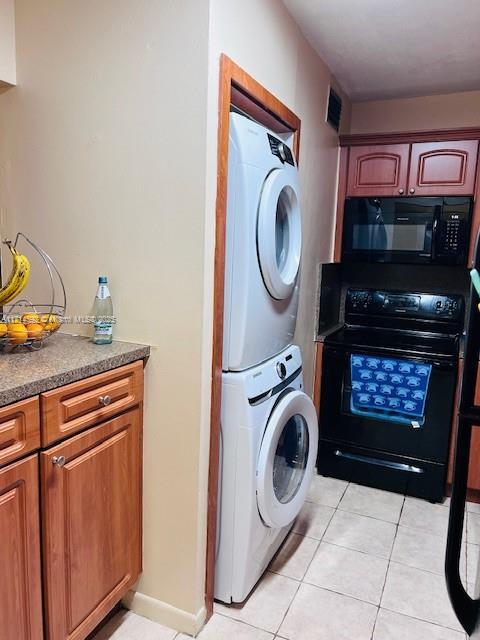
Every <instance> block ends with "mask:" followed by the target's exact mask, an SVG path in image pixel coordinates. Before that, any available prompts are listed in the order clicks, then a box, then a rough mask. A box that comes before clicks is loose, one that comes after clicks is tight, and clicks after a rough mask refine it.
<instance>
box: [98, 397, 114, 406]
mask: <svg viewBox="0 0 480 640" xmlns="http://www.w3.org/2000/svg"><path fill="white" fill-rule="evenodd" d="M111 401H112V399H111V397H110V396H100V397H99V399H98V402H99V403H100V404H101V405H102V407H108V405H109V404H110V403H111Z"/></svg>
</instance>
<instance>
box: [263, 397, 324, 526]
mask: <svg viewBox="0 0 480 640" xmlns="http://www.w3.org/2000/svg"><path fill="white" fill-rule="evenodd" d="M317 447H318V424H317V413H316V411H315V407H314V406H313V402H312V401H311V400H310V398H309V397H308V396H307V395H306V394H305V393H303V391H291V392H289V393H287V394H286V395H285V396H284V397H283V398H282V399H281V400H280V402H279V403H278V404H277V405H276V407H275V408H274V410H273V412H272V414H271V416H270V418H269V420H268V423H267V427H266V429H265V434H264V436H263V441H262V445H261V447H260V454H259V457H258V466H257V502H258V508H259V511H260V515H261V517H262V519H263V521H264V522H265V524H266V525H268V526H269V527H276V528H279V527H285V526H287V525H289V524H290V523H291V522H292V521H293V520H294V519H295V518H296V516H297V515H298V513H299V511H300V509H301V508H302V505H303V503H304V501H305V498H306V496H307V492H308V488H309V485H310V481H311V479H312V472H313V468H314V465H315V459H316V457H317Z"/></svg>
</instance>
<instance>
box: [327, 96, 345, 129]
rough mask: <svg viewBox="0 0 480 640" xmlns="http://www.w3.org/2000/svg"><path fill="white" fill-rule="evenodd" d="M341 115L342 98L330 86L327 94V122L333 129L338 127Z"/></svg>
mask: <svg viewBox="0 0 480 640" xmlns="http://www.w3.org/2000/svg"><path fill="white" fill-rule="evenodd" d="M341 115H342V100H341V98H340V96H339V95H338V94H336V93H335V91H334V90H333V89H332V88H331V87H330V93H329V95H328V110H327V122H329V123H330V124H331V125H332V127H333V128H334V129H335V131H338V130H339V128H340V117H341Z"/></svg>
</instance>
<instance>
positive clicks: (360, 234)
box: [342, 197, 472, 265]
mask: <svg viewBox="0 0 480 640" xmlns="http://www.w3.org/2000/svg"><path fill="white" fill-rule="evenodd" d="M471 215H472V198H468V197H443V198H439V197H419V198H380V197H379V198H347V199H346V200H345V212H344V219H343V240H342V261H344V262H395V263H404V264H446V265H466V264H467V256H468V247H469V240H470V223H471Z"/></svg>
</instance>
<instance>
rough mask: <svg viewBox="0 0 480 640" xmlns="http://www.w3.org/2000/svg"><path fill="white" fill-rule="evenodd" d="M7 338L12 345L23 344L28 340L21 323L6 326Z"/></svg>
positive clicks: (25, 329) (26, 332)
mask: <svg viewBox="0 0 480 640" xmlns="http://www.w3.org/2000/svg"><path fill="white" fill-rule="evenodd" d="M7 329H8V337H9V338H10V342H12V343H13V344H23V343H24V342H26V341H27V340H28V331H27V327H26V326H25V325H23V324H22V323H21V322H12V323H9V324H8V325H7Z"/></svg>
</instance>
